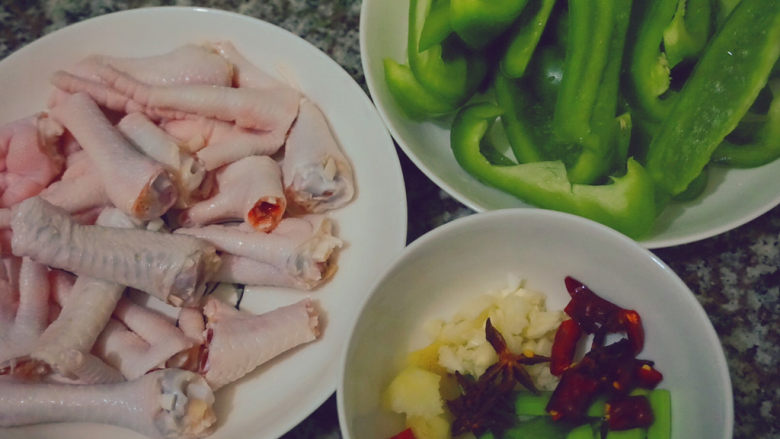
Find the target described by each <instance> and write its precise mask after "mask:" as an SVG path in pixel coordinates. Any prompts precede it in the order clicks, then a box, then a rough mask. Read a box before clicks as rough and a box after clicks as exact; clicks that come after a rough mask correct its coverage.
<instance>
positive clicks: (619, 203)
mask: <svg viewBox="0 0 780 439" xmlns="http://www.w3.org/2000/svg"><path fill="white" fill-rule="evenodd" d="M501 114H502V110H501V109H500V108H499V107H497V106H495V105H493V104H489V103H480V104H472V105H469V106H466V107H464V108H463V109H461V110H460V111H459V112H458V114H457V115H456V117H455V121H454V122H453V124H452V130H451V135H450V145H451V147H452V151H453V153H454V155H455V159H456V160H457V161H458V163H459V164H460V166H461V167H462V168H463V169H464V170H466V172H468V173H469V174H471V175H472V176H474V177H475V178H476V179H477V180H479V181H481V182H483V183H485V184H487V185H489V186H492V187H495V188H498V189H500V190H503V191H505V192H507V193H510V194H512V195H514V196H516V197H518V198H520V199H522V200H524V201H526V202H529V203H531V204H534V205H536V206H539V207H542V208H546V209H553V210H559V211H563V212H569V213H572V214H575V215H580V216H583V217H586V218H589V219H591V220H594V221H598V222H600V223H602V224H605V225H607V226H609V227H612V228H614V229H616V230H618V231H620V232H622V233H624V234H626V235H628V236H630V237H632V238H635V239H636V238H639V237H641V236H643V235H645V234H646V233H647V232H648V231H649V230H650V227H651V226H652V224H653V220H654V218H655V201H654V192H653V190H654V189H653V183H652V180H651V179H650V177H649V176H648V175H647V173H646V172H645V171H644V169H643V168H642V166H641V165H640V164H639V163H637V162H636V161H634V160H632V159H629V160H628V163H627V170H626V174H625V175H623V176H622V177H613V178H612V182H611V183H610V184H606V185H598V186H591V185H580V184H571V183H570V182H569V180H568V178H567V175H566V168H565V166H564V165H563V163H562V162H561V161H543V162H534V163H525V164H519V165H513V166H496V165H492V164H491V163H490V162H489V161H488V160H487V159H486V158H485V156H484V155H482V154H481V153H480V143H481V141H482V139H483V137H484V135H485V133H486V131H487V129H488V127H489V125H490V124H491V123H492V122H493V121H494V120H495V118H496V117H498V116H500V115H501Z"/></svg>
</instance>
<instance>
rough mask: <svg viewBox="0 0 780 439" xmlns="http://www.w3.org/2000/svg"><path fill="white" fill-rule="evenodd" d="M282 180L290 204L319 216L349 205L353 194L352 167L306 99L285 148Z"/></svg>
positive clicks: (322, 115)
mask: <svg viewBox="0 0 780 439" xmlns="http://www.w3.org/2000/svg"><path fill="white" fill-rule="evenodd" d="M284 148H285V152H284V160H283V161H282V176H283V177H284V187H285V191H286V193H287V195H288V198H289V199H290V201H291V204H293V203H294V204H295V205H297V206H300V207H302V208H303V209H304V210H305V211H307V212H314V213H322V212H325V211H328V210H333V209H337V208H339V207H342V206H344V205H346V204H347V203H349V202H350V201H351V200H352V197H354V194H355V183H354V175H353V172H352V165H351V164H350V163H349V160H348V159H347V157H346V156H345V155H344V153H343V152H342V151H341V147H340V146H339V144H338V142H337V141H336V138H335V137H334V135H333V133H332V132H331V130H330V126H329V125H328V121H327V119H326V118H325V115H324V114H323V113H322V111H321V110H320V109H319V107H317V105H315V104H314V103H313V102H311V101H310V100H308V99H303V100H302V101H301V104H300V110H299V113H298V119H297V120H296V121H295V124H294V125H293V126H292V128H291V129H290V135H289V137H288V138H287V143H286V144H285V147H284Z"/></svg>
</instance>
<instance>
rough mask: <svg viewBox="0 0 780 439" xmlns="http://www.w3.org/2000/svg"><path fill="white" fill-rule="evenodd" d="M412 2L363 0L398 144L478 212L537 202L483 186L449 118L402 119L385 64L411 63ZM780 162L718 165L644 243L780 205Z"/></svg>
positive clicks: (366, 62) (381, 96)
mask: <svg viewBox="0 0 780 439" xmlns="http://www.w3.org/2000/svg"><path fill="white" fill-rule="evenodd" d="M408 9H409V2H408V0H404V1H400V0H399V1H386V0H363V4H362V9H361V14H360V56H361V61H362V63H363V71H364V73H365V76H366V83H367V84H368V89H369V91H370V93H371V98H372V99H373V100H374V104H375V105H376V107H377V110H378V111H379V114H380V116H382V118H383V119H384V121H385V124H386V125H387V127H388V129H389V130H390V133H391V134H392V136H393V138H395V140H396V142H397V143H398V145H399V146H400V147H401V149H402V150H403V151H404V153H406V155H407V156H408V157H409V158H410V159H411V161H412V162H413V163H414V164H415V165H416V166H417V167H418V168H420V170H421V171H422V172H423V173H424V174H425V175H427V176H428V178H430V179H431V180H432V181H433V182H434V183H436V184H437V185H438V186H439V187H441V188H442V189H444V190H445V191H446V192H447V193H449V194H450V195H452V196H453V197H454V198H456V199H457V200H458V201H460V202H461V203H463V204H465V205H467V206H468V207H470V208H472V209H474V210H476V211H477V212H482V211H487V210H496V209H504V208H510V207H531V206H529V205H528V204H526V203H523V202H522V201H520V200H519V199H517V198H515V197H513V196H511V195H508V194H506V193H504V192H501V191H499V190H498V189H494V188H492V187H489V186H486V185H483V184H481V183H479V182H478V181H477V180H476V179H474V178H473V177H471V176H470V175H469V174H467V173H466V172H465V171H464V170H463V169H461V167H460V166H459V165H458V164H457V162H456V161H455V158H454V157H453V156H452V151H451V150H450V140H449V135H450V130H449V126H450V124H449V122H448V121H443V122H441V121H440V122H415V121H412V120H410V119H407V118H406V117H404V115H403V113H402V112H401V110H400V108H399V107H398V106H397V105H396V103H395V101H394V100H393V98H392V96H391V95H390V92H389V90H388V89H387V85H386V83H385V76H384V70H383V67H382V61H383V60H384V59H385V58H388V57H390V58H393V59H395V60H396V61H398V62H405V61H406V36H407V31H406V30H407V28H408V24H407V20H408ZM779 185H780V160H775V161H774V162H772V163H770V164H767V165H765V166H762V167H759V168H755V169H725V168H720V167H713V169H712V170H711V173H710V178H709V183H708V186H707V188H706V190H705V192H704V195H703V196H701V197H699V198H697V199H696V200H693V201H690V202H686V203H676V204H673V205H671V206H669V207H667V208H666V209H665V210H664V211H663V212H662V213H661V215H660V216H659V217H658V218H657V220H656V223H655V225H654V227H653V229H652V231H651V233H650V234H649V235H648V236H647V237H645V238H644V239H642V240H640V244H642V245H643V246H644V247H646V248H661V247H669V246H673V245H679V244H685V243H689V242H693V241H698V240H701V239H705V238H708V237H711V236H714V235H716V234H719V233H722V232H725V231H728V230H731V229H733V228H735V227H738V226H740V225H742V224H744V223H746V222H748V221H750V220H752V219H754V218H756V217H758V216H759V215H761V214H763V213H764V212H766V211H768V210H769V209H771V208H772V207H774V206H776V205H777V204H779V203H780V190H778V186H779Z"/></svg>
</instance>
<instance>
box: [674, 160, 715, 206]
mask: <svg viewBox="0 0 780 439" xmlns="http://www.w3.org/2000/svg"><path fill="white" fill-rule="evenodd" d="M709 179H710V171H709V166H705V167H704V169H702V170H701V173H700V174H699V175H698V176H696V178H694V179H693V181H692V182H691V184H689V185H688V187H687V188H685V190H684V191H682V192H680V193H679V194H677V195H675V196H674V197H672V199H673V200H674V201H681V202H685V201H693V200H695V199H697V198H699V197H700V196H701V194H703V193H704V190H705V189H706V188H707V182H708V181H709Z"/></svg>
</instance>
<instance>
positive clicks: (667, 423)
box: [647, 389, 672, 439]
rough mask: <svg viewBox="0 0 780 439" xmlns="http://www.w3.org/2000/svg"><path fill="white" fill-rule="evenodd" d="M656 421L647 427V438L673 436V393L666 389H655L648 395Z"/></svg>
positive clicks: (664, 438) (658, 438)
mask: <svg viewBox="0 0 780 439" xmlns="http://www.w3.org/2000/svg"><path fill="white" fill-rule="evenodd" d="M647 399H648V400H649V401H650V408H652V409H653V418H654V421H653V423H652V424H650V427H648V428H647V439H669V438H671V437H672V394H671V393H670V392H669V391H668V390H666V389H653V390H652V391H651V392H650V394H649V395H648V396H647Z"/></svg>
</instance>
